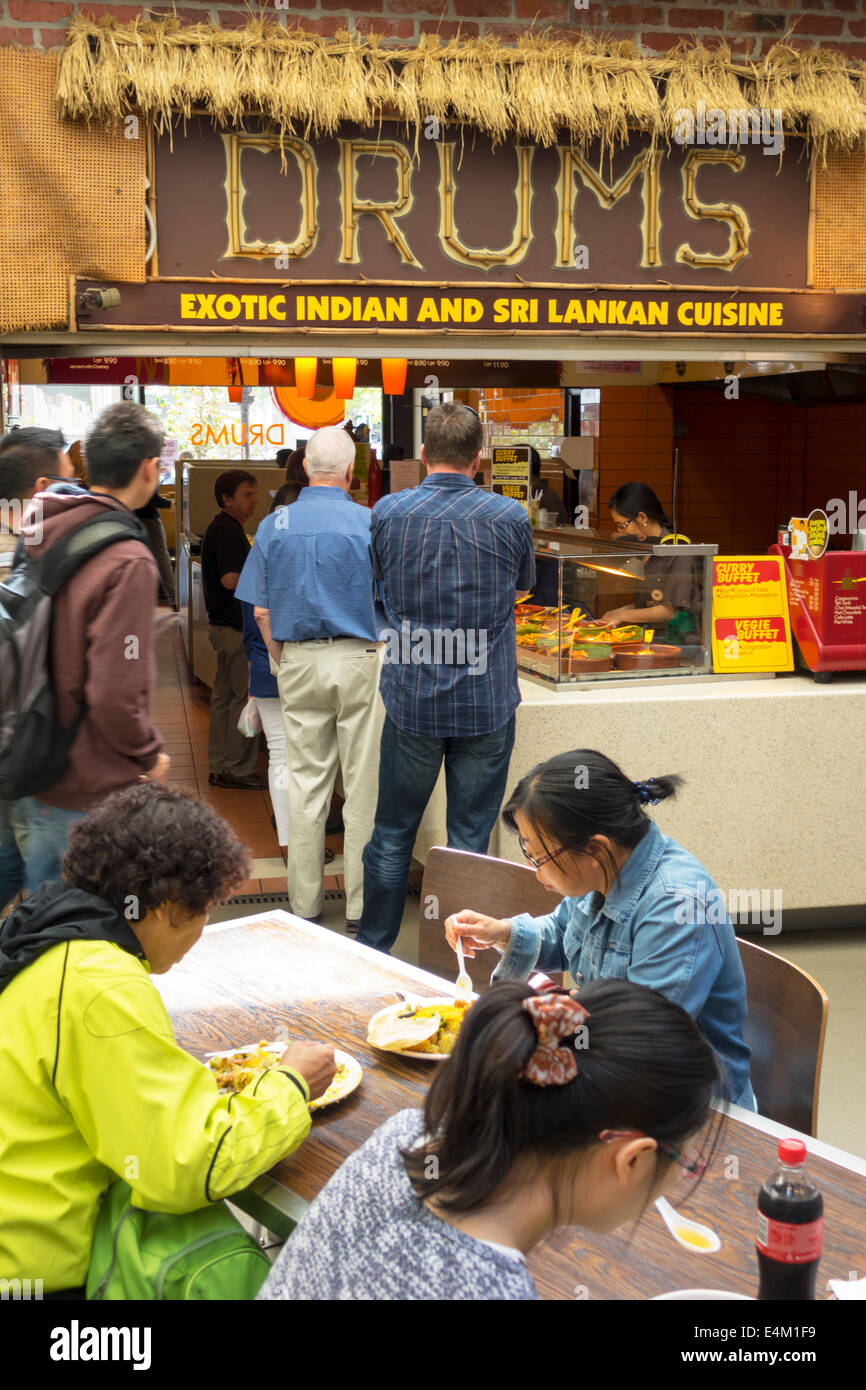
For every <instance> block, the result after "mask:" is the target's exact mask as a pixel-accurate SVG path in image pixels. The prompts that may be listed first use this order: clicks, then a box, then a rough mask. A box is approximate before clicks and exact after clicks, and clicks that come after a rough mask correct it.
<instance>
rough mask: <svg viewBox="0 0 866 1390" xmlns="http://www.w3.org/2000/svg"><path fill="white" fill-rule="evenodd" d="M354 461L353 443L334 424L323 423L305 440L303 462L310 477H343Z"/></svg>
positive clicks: (344, 432)
mask: <svg viewBox="0 0 866 1390" xmlns="http://www.w3.org/2000/svg"><path fill="white" fill-rule="evenodd" d="M354 461H355V445H354V443H353V442H352V440H351V439H350V438H349V436H348V434H347V433H346V431H345V430H341V429H338V427H337V426H336V425H325V427H324V428H323V429H320V430H316V433H315V434H312V435H310V438H309V439H308V440H307V449H306V453H305V455H304V464H305V466H306V469H307V476H308V477H310V478H345V476H346V473H347V472H348V470H349V464H350V463H354Z"/></svg>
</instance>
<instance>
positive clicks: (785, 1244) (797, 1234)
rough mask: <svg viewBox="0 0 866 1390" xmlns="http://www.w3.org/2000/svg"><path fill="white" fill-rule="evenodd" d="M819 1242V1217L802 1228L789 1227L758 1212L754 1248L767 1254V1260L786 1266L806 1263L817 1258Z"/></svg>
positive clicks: (821, 1228)
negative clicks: (755, 1244)
mask: <svg viewBox="0 0 866 1390" xmlns="http://www.w3.org/2000/svg"><path fill="white" fill-rule="evenodd" d="M823 1243H824V1218H823V1216H819V1217H818V1220H817V1221H809V1222H808V1223H807V1224H806V1225H805V1226H791V1225H789V1224H788V1223H787V1222H786V1221H774V1220H773V1219H772V1217H769V1216H765V1215H764V1213H763V1212H761V1211H759V1212H758V1236H757V1246H758V1249H759V1250H760V1252H761V1254H762V1255H768V1256H769V1258H770V1259H771V1260H778V1261H779V1263H780V1264H786V1265H805V1264H809V1263H810V1262H811V1261H812V1260H819V1259H820V1258H821V1250H822V1248H823Z"/></svg>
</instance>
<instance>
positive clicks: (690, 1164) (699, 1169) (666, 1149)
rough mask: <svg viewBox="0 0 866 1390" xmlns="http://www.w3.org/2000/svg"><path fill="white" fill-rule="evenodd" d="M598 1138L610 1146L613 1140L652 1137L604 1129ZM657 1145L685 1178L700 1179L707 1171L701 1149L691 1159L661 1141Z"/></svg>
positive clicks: (657, 1141) (634, 1132)
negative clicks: (675, 1164) (679, 1168)
mask: <svg viewBox="0 0 866 1390" xmlns="http://www.w3.org/2000/svg"><path fill="white" fill-rule="evenodd" d="M598 1137H599V1139H601V1140H602V1142H603V1143H605V1144H609V1143H610V1142H611V1140H612V1139H651V1138H652V1135H647V1134H641V1132H640V1131H639V1130H636V1129H603V1130H602V1132H601V1134H600V1135H599V1136H598ZM655 1144H656V1148H657V1149H659V1150H660V1152H661V1153H663V1154H664V1155H665V1157H666V1158H669V1159H670V1160H671V1161H672V1162H673V1163H679V1164H680V1166H681V1167H682V1170H683V1177H686V1178H688V1177H700V1176H701V1175H702V1174H703V1173H705V1172H706V1171H707V1160H706V1159H705V1158H704V1155H703V1153H702V1152H701V1150H700V1149H699V1150H698V1152H697V1154H696V1155H695V1156H694V1157H693V1158H689V1156H688V1154H681V1153H680V1152H679V1150H678V1149H673V1148H671V1146H670V1144H663V1143H662V1142H661V1140H660V1139H656V1141H655Z"/></svg>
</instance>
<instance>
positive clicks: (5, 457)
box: [0, 428, 75, 914]
mask: <svg viewBox="0 0 866 1390" xmlns="http://www.w3.org/2000/svg"><path fill="white" fill-rule="evenodd" d="M74 476H75V471H74V468H73V466H72V462H71V460H70V458H69V457H68V455H67V454H66V453H65V452H64V449H63V436H62V434H61V433H60V431H59V430H46V429H35V428H34V429H29V428H28V429H21V430H11V431H10V432H9V433H8V434H6V435H4V436H3V438H2V439H0V583H2V582H3V580H4V578H7V577H8V571H9V570H11V568H12V562H13V559H14V556H15V551H16V550H17V549H18V543H19V540H20V539H21V519H22V517H23V514H24V512H25V510H26V508H27V504H28V502H29V501H30V499H31V498H32V497H33V496H34V494H35V493H39V492H44V491H45V490H46V489H47V488H49V487H51V486H52V485H54V484H56V483H59V482H60V480H65V479H67V478H73V477H74ZM22 837H23V827H21V825H20V816H19V814H18V812H17V810H16V803H15V802H14V801H7V800H4V799H0V914H2V912H3V909H4V908H5V907H6V905H7V903H10V902H11V901H12V899H13V898H14V897H16V896H17V894H18V893H19V892H20V891H21V889H22V888H23V887H24V858H23V855H22V849H21V843H20V842H19V841H20V838H22Z"/></svg>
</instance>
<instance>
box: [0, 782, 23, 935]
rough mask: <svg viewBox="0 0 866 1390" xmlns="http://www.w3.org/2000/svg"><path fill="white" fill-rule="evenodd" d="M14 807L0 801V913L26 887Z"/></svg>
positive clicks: (11, 803)
mask: <svg viewBox="0 0 866 1390" xmlns="http://www.w3.org/2000/svg"><path fill="white" fill-rule="evenodd" d="M13 805H14V802H9V801H0V913H2V912H3V909H4V908H5V907H7V906H8V904H9V903H11V901H12V899H13V898H17V896H18V894H19V893H20V892H21V889H22V888H23V887H24V860H23V859H22V857H21V851H20V849H19V848H18V840H17V838H16V835H15V829H14V826H13V824H12V807H13Z"/></svg>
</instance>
